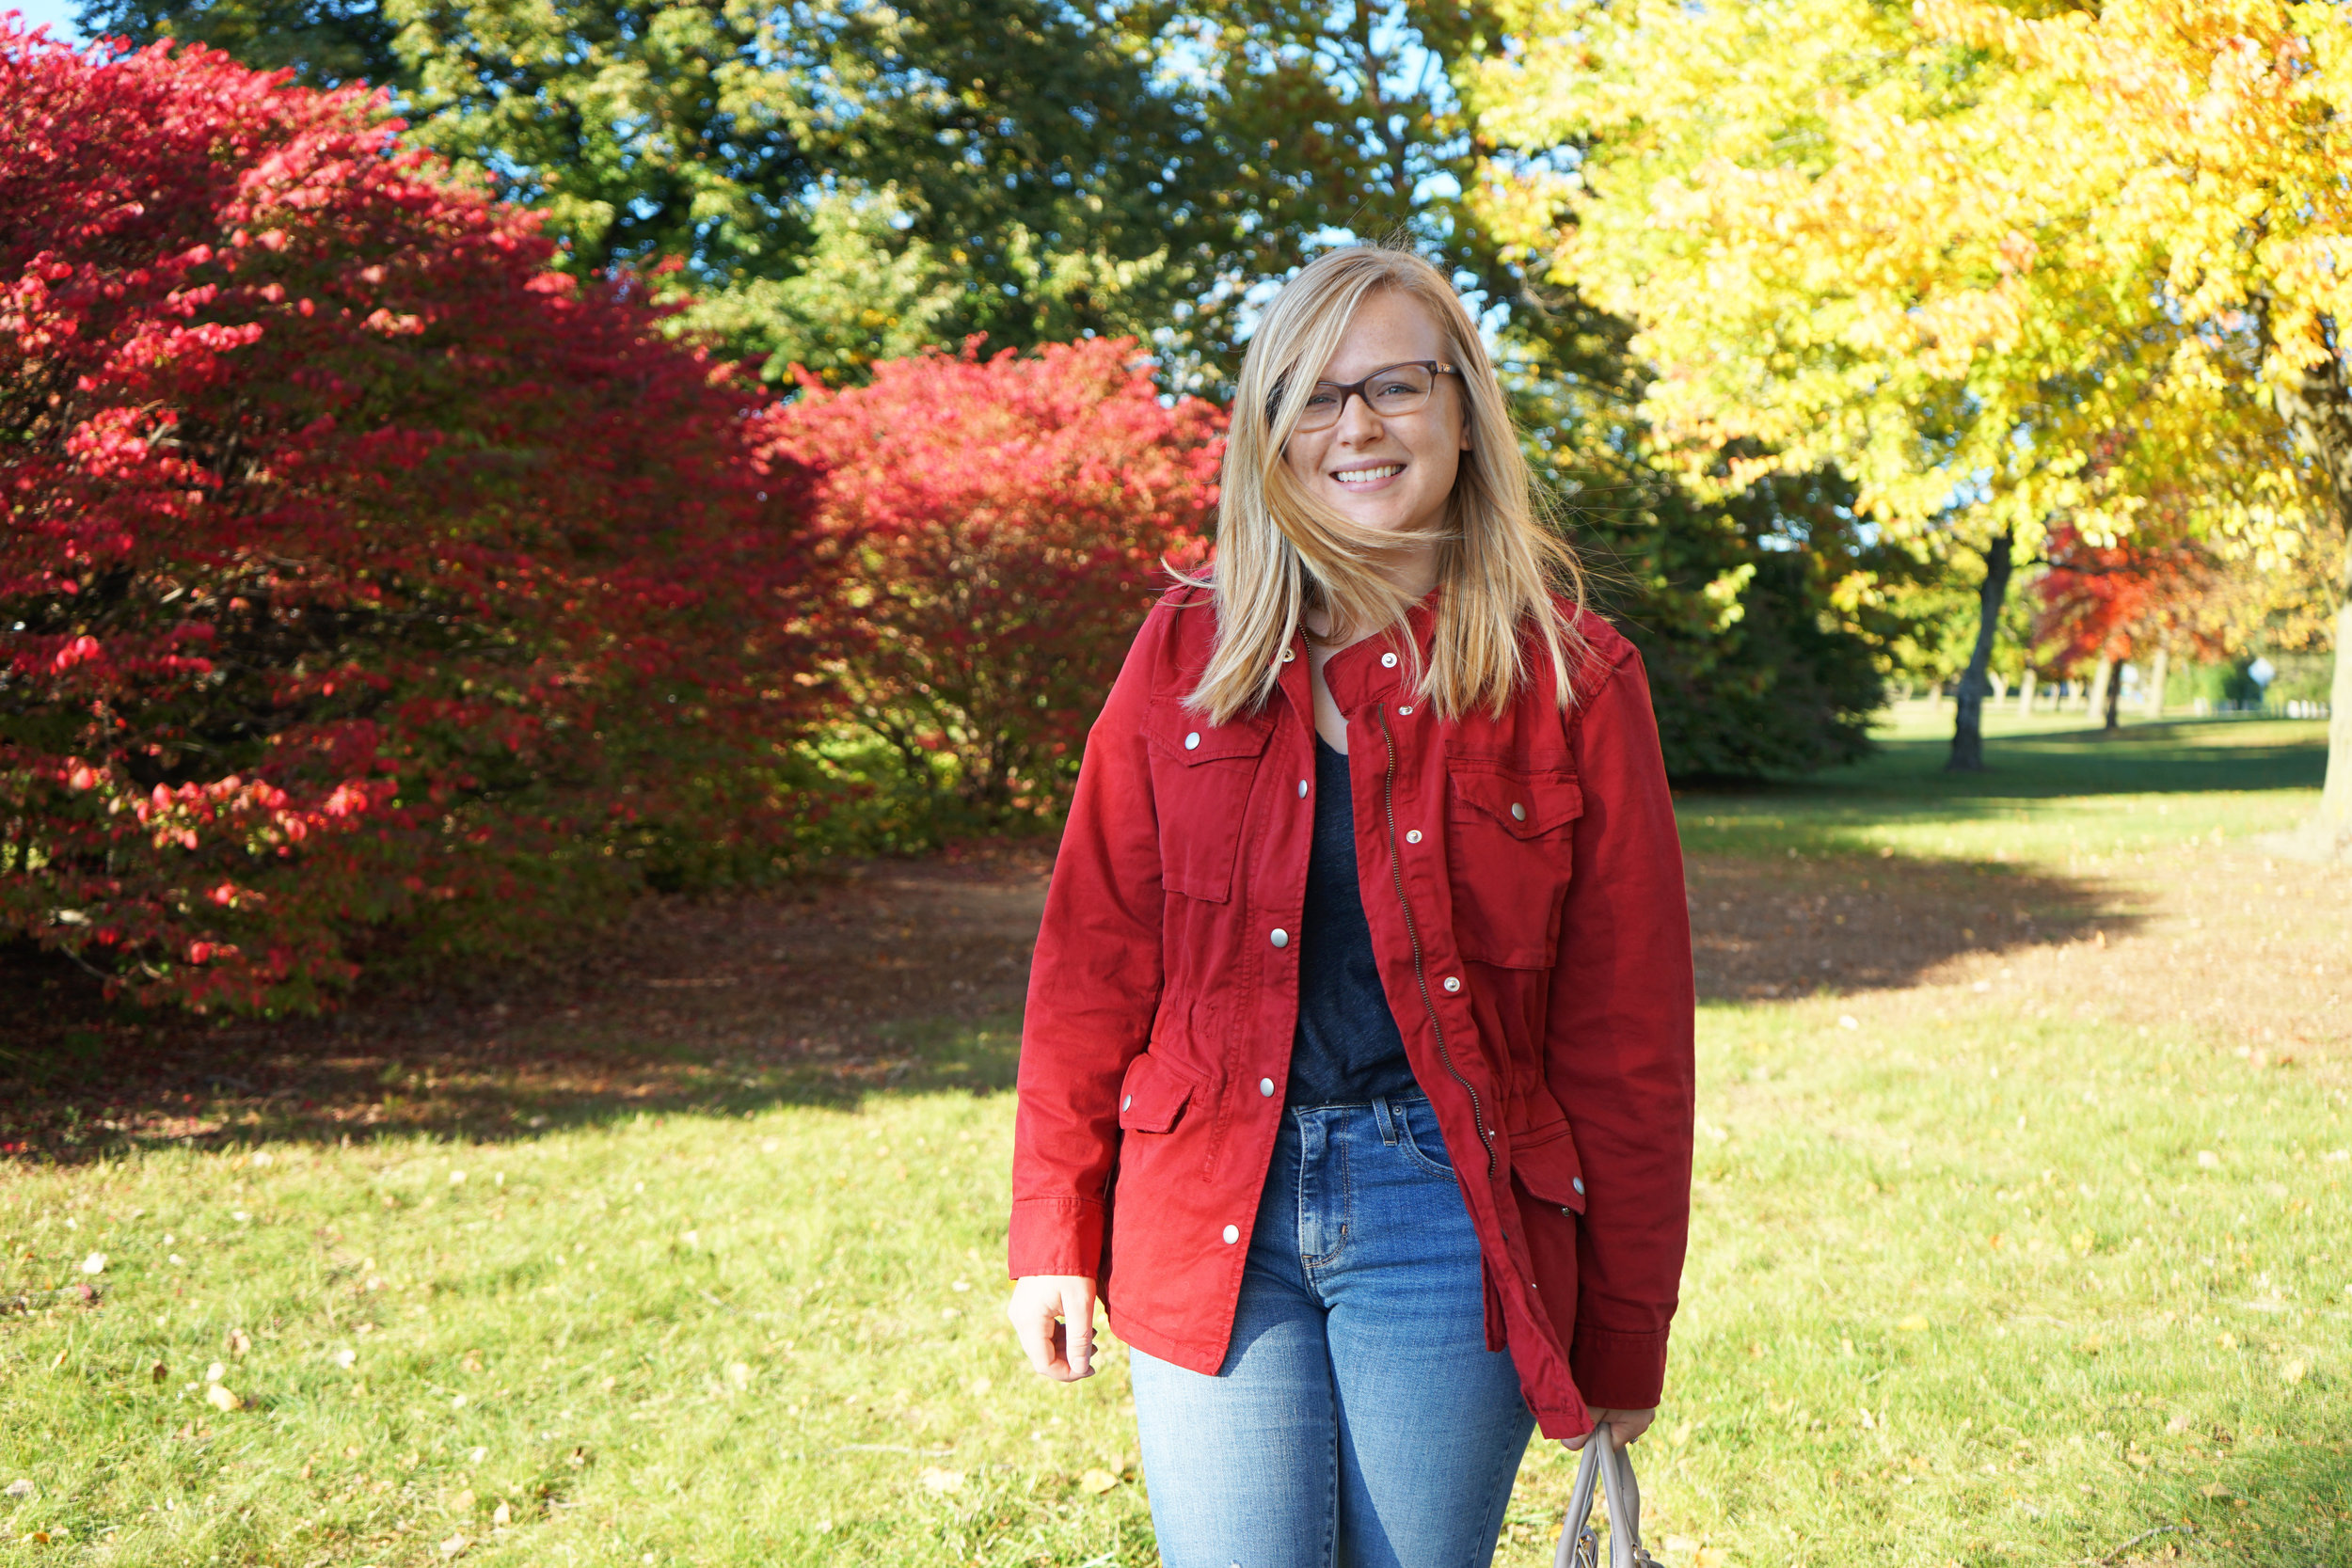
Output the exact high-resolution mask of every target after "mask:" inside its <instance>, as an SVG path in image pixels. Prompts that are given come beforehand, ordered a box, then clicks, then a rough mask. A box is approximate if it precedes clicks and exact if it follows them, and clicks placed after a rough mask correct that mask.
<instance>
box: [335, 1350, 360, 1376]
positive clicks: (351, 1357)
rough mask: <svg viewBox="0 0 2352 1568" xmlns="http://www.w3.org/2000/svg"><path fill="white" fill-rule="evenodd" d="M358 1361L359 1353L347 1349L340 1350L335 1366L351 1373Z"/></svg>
mask: <svg viewBox="0 0 2352 1568" xmlns="http://www.w3.org/2000/svg"><path fill="white" fill-rule="evenodd" d="M358 1359H359V1353H358V1351H355V1350H348V1349H345V1350H339V1351H337V1352H336V1353H335V1365H337V1366H338V1367H341V1368H342V1369H343V1370H345V1371H349V1370H351V1365H352V1363H353V1362H355V1361H357V1360H358Z"/></svg>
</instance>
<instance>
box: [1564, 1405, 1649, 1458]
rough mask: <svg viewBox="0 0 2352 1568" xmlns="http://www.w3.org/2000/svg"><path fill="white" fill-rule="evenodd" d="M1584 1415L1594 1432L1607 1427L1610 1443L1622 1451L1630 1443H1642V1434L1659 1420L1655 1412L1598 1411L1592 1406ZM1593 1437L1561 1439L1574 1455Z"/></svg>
mask: <svg viewBox="0 0 2352 1568" xmlns="http://www.w3.org/2000/svg"><path fill="white" fill-rule="evenodd" d="M1584 1414H1585V1416H1586V1417H1587V1418H1589V1419H1590V1420H1591V1421H1592V1423H1593V1428H1594V1431H1598V1430H1599V1429H1600V1428H1602V1427H1604V1426H1605V1427H1607V1428H1608V1429H1609V1441H1610V1442H1611V1444H1612V1445H1613V1446H1614V1447H1617V1448H1620V1449H1622V1448H1624V1447H1625V1446H1626V1445H1627V1444H1628V1443H1637V1442H1639V1441H1641V1437H1642V1433H1645V1432H1647V1431H1648V1430H1649V1424H1650V1422H1651V1421H1653V1420H1655V1419H1657V1418H1658V1412H1657V1411H1655V1410H1597V1409H1594V1408H1592V1407H1590V1406H1587V1407H1586V1408H1585V1411H1584ZM1591 1437H1592V1433H1589V1432H1588V1433H1585V1434H1584V1435H1583V1436H1582V1437H1564V1438H1562V1439H1561V1447H1563V1448H1565V1449H1568V1450H1569V1451H1570V1452H1572V1453H1573V1452H1575V1451H1576V1450H1577V1449H1581V1448H1582V1447H1583V1446H1584V1445H1585V1443H1586V1442H1587V1441H1588V1440H1590V1438H1591Z"/></svg>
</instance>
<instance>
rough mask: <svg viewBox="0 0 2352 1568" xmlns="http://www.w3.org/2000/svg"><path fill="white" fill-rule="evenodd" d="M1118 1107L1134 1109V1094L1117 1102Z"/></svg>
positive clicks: (1125, 1109)
mask: <svg viewBox="0 0 2352 1568" xmlns="http://www.w3.org/2000/svg"><path fill="white" fill-rule="evenodd" d="M1119 1108H1120V1110H1122V1111H1132V1110H1134V1109H1135V1108H1136V1097H1135V1096H1134V1095H1129V1096H1128V1097H1127V1098H1126V1099H1124V1100H1122V1101H1120V1102H1119Z"/></svg>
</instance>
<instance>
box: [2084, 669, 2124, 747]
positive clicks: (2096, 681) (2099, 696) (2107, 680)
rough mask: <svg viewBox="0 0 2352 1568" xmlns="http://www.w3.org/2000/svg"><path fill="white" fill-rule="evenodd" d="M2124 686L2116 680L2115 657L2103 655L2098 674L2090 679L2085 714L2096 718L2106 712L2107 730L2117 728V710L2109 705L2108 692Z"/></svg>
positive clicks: (2085, 701) (2085, 700)
mask: <svg viewBox="0 0 2352 1568" xmlns="http://www.w3.org/2000/svg"><path fill="white" fill-rule="evenodd" d="M2122 684H2123V683H2122V681H2119V680H2117V679H2116V678H2115V656H2114V655H2113V654H2101V655H2100V656H2099V669H2098V672H2097V673H2095V674H2093V675H2092V676H2091V677H2090V695H2089V696H2087V697H2085V698H2084V699H2083V712H2084V714H2085V715H2086V716H2090V717H2095V716H2097V715H2098V714H2099V713H2101V712H2103V711H2104V712H2105V713H2106V715H2107V728H2109V729H2113V728H2115V710H2114V709H2113V708H2112V707H2110V706H2108V705H2107V691H2108V689H2110V688H2120V687H2121V686H2122Z"/></svg>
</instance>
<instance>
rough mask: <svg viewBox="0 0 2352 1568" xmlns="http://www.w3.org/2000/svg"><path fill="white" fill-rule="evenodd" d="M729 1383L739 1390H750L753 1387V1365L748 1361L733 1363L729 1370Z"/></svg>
mask: <svg viewBox="0 0 2352 1568" xmlns="http://www.w3.org/2000/svg"><path fill="white" fill-rule="evenodd" d="M727 1381H728V1382H729V1383H732V1384H734V1385H735V1386H737V1387H738V1388H749V1387H750V1386H752V1369H751V1364H750V1363H749V1362H746V1361H737V1362H733V1363H731V1364H730V1365H729V1366H728V1368H727Z"/></svg>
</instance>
